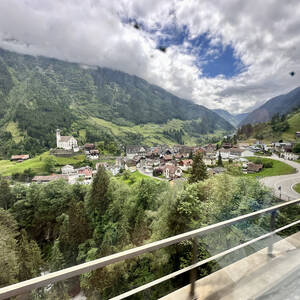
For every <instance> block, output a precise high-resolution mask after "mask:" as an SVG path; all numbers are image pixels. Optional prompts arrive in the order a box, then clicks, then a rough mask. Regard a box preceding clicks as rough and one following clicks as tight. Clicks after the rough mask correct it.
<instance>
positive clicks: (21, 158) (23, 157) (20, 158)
mask: <svg viewBox="0 0 300 300" xmlns="http://www.w3.org/2000/svg"><path fill="white" fill-rule="evenodd" d="M27 159H29V155H28V154H21V155H12V156H11V158H10V160H11V161H18V162H22V161H24V160H27Z"/></svg>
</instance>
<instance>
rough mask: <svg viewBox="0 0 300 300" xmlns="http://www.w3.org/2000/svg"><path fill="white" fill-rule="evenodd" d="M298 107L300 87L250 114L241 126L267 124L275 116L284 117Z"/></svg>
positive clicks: (269, 101)
mask: <svg viewBox="0 0 300 300" xmlns="http://www.w3.org/2000/svg"><path fill="white" fill-rule="evenodd" d="M297 107H300V87H298V88H296V89H294V90H292V91H291V92H289V93H287V94H284V95H280V96H277V97H274V98H272V99H270V100H268V101H267V102H266V103H265V104H263V105H262V106H260V107H259V108H257V109H255V110H254V111H252V112H251V113H249V114H248V116H247V117H246V118H245V119H244V120H243V121H242V122H241V123H240V125H245V124H255V123H262V122H267V121H269V120H271V118H272V117H273V116H274V115H275V114H277V113H279V114H280V115H284V114H287V113H289V112H291V111H292V110H293V109H295V108H297Z"/></svg>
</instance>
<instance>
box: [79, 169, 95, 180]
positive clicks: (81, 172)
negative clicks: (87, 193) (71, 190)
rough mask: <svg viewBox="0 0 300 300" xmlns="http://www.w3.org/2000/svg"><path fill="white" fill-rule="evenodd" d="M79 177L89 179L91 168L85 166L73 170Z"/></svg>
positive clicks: (91, 172)
mask: <svg viewBox="0 0 300 300" xmlns="http://www.w3.org/2000/svg"><path fill="white" fill-rule="evenodd" d="M75 171H76V172H77V174H78V175H79V177H84V178H85V179H91V178H92V177H93V169H92V168H91V167H89V166H85V167H82V168H79V169H76V170H75Z"/></svg>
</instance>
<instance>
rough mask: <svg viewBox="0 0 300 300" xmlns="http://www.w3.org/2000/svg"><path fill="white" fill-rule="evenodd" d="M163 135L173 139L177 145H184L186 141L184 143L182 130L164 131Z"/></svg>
mask: <svg viewBox="0 0 300 300" xmlns="http://www.w3.org/2000/svg"><path fill="white" fill-rule="evenodd" d="M163 135H164V136H166V137H168V138H171V139H172V140H173V141H175V142H176V143H178V144H180V145H183V144H184V141H183V137H184V131H183V130H182V129H179V130H177V129H169V130H164V131H163Z"/></svg>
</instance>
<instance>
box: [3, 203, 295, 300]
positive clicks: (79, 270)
mask: <svg viewBox="0 0 300 300" xmlns="http://www.w3.org/2000/svg"><path fill="white" fill-rule="evenodd" d="M296 203H300V199H296V200H292V201H289V202H285V203H282V204H278V205H275V206H272V207H268V208H265V209H261V210H258V211H255V212H252V213H249V214H246V215H242V216H239V217H236V218H232V219H229V220H226V221H223V222H219V223H216V224H212V225H209V226H206V227H202V228H199V229H195V230H192V231H189V232H186V233H182V234H179V235H175V236H172V237H169V238H166V239H163V240H160V241H157V242H153V243H149V244H146V245H143V246H140V247H136V248H133V249H130V250H126V251H122V252H119V253H116V254H112V255H109V256H106V257H102V258H99V259H96V260H93V261H90V262H86V263H83V264H80V265H76V266H73V267H69V268H66V269H63V270H60V271H57V272H53V273H49V274H46V275H42V276H39V277H36V278H33V279H29V280H26V281H22V282H19V283H16V284H13V285H10V286H6V287H3V288H1V289H0V299H6V298H8V297H12V296H16V295H20V294H23V293H26V292H28V291H31V290H33V289H36V288H40V287H43V286H47V285H48V284H51V283H55V282H58V281H62V280H66V279H69V278H71V277H74V276H78V275H81V274H83V273H85V272H89V271H93V270H96V269H99V268H103V267H105V266H108V265H110V264H113V263H116V262H119V261H123V260H126V259H130V258H133V257H136V256H138V255H141V254H145V253H148V252H152V251H155V250H159V249H161V248H165V247H167V246H170V245H173V244H176V243H179V242H181V241H184V240H190V239H192V238H195V237H199V236H202V235H204V234H207V233H209V232H212V231H215V230H217V229H221V228H223V227H225V226H229V225H233V224H235V223H237V222H240V221H243V220H247V219H249V218H253V217H256V216H259V215H262V214H265V213H270V212H271V213H272V212H275V211H277V210H278V209H281V208H283V207H286V206H289V205H292V204H296ZM299 223H300V220H299V221H296V222H293V223H291V224H288V225H286V226H284V227H282V228H279V229H277V230H274V231H271V232H270V233H268V234H265V235H263V236H261V237H259V238H256V239H254V240H251V241H249V242H247V243H254V242H256V241H258V240H260V239H264V238H266V237H269V236H272V235H274V234H275V233H276V232H279V231H281V230H284V229H286V228H289V227H291V226H294V225H297V224H299ZM247 243H244V244H241V245H239V246H237V247H234V248H232V249H229V250H232V251H231V252H233V251H235V250H237V249H240V248H242V247H245V246H247V245H248V244H247ZM238 247H240V248H238ZM229 250H226V251H224V252H222V253H220V254H218V255H219V256H223V255H226V254H228V253H230V252H228V251H229ZM227 252H228V253H227ZM218 255H215V256H213V257H211V258H209V259H207V260H205V261H201V262H198V263H196V264H193V265H192V266H190V267H187V268H185V269H182V270H179V271H177V272H174V273H172V274H169V275H167V276H164V277H162V278H166V279H165V280H167V279H170V278H173V277H175V276H177V275H179V274H182V273H184V272H187V271H189V270H192V269H194V268H196V267H198V266H200V265H202V264H204V263H207V262H208V261H212V260H214V259H216V256H218ZM219 256H218V257H219ZM171 275H172V276H171ZM169 276H171V277H169ZM167 277H168V278H167ZM158 280H159V279H158ZM156 281H157V280H156ZM158 283H159V282H157V283H156V284H158ZM150 284H151V283H150ZM148 285H149V284H147V285H144V286H142V287H145V288H143V289H142V290H144V289H146V288H148V287H150V286H153V285H149V286H148ZM146 286H148V287H146ZM142 287H140V288H137V289H134V290H136V292H135V293H137V292H139V291H140V289H141V288H142ZM134 290H132V291H129V292H127V293H130V295H133V293H132V292H133V291H134ZM127 293H124V294H122V295H119V296H117V297H115V298H113V299H123V298H125V297H128V296H129V294H128V295H127V296H126V294H127ZM123 295H124V296H123Z"/></svg>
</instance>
